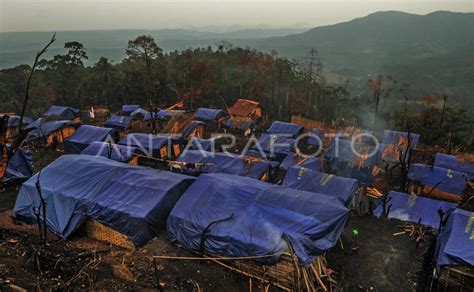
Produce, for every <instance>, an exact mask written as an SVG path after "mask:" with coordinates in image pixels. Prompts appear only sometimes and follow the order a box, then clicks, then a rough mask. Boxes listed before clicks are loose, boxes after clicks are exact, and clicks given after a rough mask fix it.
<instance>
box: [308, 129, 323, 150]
mask: <svg viewBox="0 0 474 292" xmlns="http://www.w3.org/2000/svg"><path fill="white" fill-rule="evenodd" d="M316 137H318V138H319V139H318V138H316ZM323 137H324V133H323V132H321V131H320V130H318V129H316V128H313V129H312V130H311V136H309V137H308V144H309V145H320V144H322V139H323ZM321 146H322V145H321Z"/></svg>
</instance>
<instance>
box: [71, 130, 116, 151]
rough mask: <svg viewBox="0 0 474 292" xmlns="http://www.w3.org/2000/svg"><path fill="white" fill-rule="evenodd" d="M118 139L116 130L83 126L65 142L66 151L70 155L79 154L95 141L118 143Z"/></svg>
mask: <svg viewBox="0 0 474 292" xmlns="http://www.w3.org/2000/svg"><path fill="white" fill-rule="evenodd" d="M117 138H118V134H117V132H116V130H115V129H112V128H102V127H95V126H89V125H82V126H80V127H79V128H77V129H76V132H74V134H73V135H72V136H71V137H69V138H67V139H66V140H65V141H64V149H65V150H66V151H67V152H69V153H74V154H79V153H81V151H82V150H84V149H85V148H86V147H87V146H89V144H90V143H92V142H94V141H101V142H102V141H110V142H116V141H117Z"/></svg>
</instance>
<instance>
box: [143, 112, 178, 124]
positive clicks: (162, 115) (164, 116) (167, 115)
mask: <svg viewBox="0 0 474 292" xmlns="http://www.w3.org/2000/svg"><path fill="white" fill-rule="evenodd" d="M184 113H186V111H184V110H159V111H158V112H151V113H147V114H146V115H145V117H144V120H145V121H151V120H152V118H153V117H155V119H156V120H168V119H171V118H172V117H177V116H180V115H183V114H184Z"/></svg>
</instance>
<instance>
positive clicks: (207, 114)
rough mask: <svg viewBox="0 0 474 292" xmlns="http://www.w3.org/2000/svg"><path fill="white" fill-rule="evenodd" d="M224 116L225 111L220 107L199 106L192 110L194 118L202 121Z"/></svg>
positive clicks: (210, 120)
mask: <svg viewBox="0 0 474 292" xmlns="http://www.w3.org/2000/svg"><path fill="white" fill-rule="evenodd" d="M225 116H226V114H225V112H224V111H223V110H220V109H211V108H202V107H200V108H198V109H196V111H195V112H194V117H195V118H196V120H198V121H203V122H213V121H216V120H218V119H220V118H222V117H225Z"/></svg>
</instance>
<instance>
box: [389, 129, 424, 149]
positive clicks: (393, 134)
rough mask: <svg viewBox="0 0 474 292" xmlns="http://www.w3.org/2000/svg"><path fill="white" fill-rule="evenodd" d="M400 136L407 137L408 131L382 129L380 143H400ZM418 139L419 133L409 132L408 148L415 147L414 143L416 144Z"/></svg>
mask: <svg viewBox="0 0 474 292" xmlns="http://www.w3.org/2000/svg"><path fill="white" fill-rule="evenodd" d="M401 137H404V138H407V137H408V133H407V132H398V131H391V130H385V131H383V138H382V143H383V144H394V145H398V144H400V138H401ZM419 141H420V135H419V134H415V133H410V148H412V149H414V148H416V145H418V142H419ZM407 142H408V141H407Z"/></svg>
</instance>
